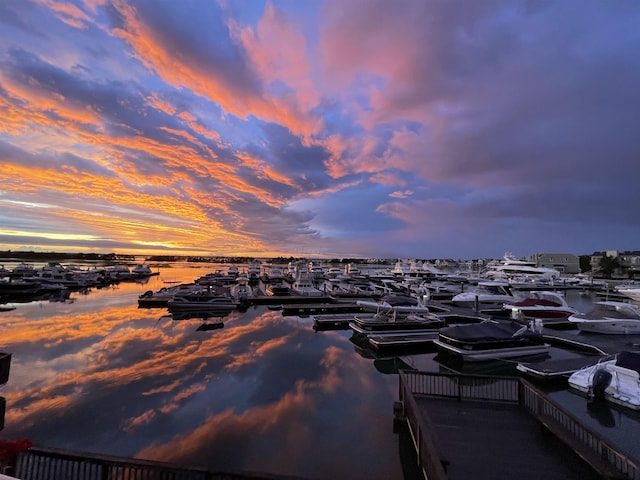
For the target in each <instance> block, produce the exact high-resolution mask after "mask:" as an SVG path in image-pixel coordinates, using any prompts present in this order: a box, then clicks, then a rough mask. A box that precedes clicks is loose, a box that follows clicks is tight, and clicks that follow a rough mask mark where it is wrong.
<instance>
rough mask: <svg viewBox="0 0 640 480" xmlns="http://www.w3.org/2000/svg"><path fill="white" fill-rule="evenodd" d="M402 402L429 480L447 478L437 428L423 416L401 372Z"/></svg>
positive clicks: (419, 457) (420, 462)
mask: <svg viewBox="0 0 640 480" xmlns="http://www.w3.org/2000/svg"><path fill="white" fill-rule="evenodd" d="M399 395H400V403H401V405H402V414H403V416H404V418H405V419H406V421H407V425H408V427H409V432H411V437H412V439H413V444H414V445H415V447H416V454H417V457H418V464H419V465H420V467H421V468H422V470H423V473H424V476H425V478H427V479H428V480H446V478H447V474H446V472H445V469H444V467H443V465H442V460H443V459H442V458H441V457H440V454H439V452H438V449H437V447H436V445H437V441H436V439H435V438H434V433H435V430H434V429H433V428H430V421H429V419H428V418H426V417H423V416H422V414H421V413H420V409H419V408H418V404H417V403H416V400H415V398H414V396H413V392H412V390H411V386H410V385H409V383H407V382H404V381H403V373H400V392H399Z"/></svg>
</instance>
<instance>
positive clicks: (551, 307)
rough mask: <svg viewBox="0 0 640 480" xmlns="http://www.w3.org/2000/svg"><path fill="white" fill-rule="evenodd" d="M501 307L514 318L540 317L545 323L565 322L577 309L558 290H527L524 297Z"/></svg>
mask: <svg viewBox="0 0 640 480" xmlns="http://www.w3.org/2000/svg"><path fill="white" fill-rule="evenodd" d="M502 309H503V310H505V312H506V313H508V314H510V316H511V318H513V319H514V320H525V321H529V320H535V319H537V318H539V319H541V320H542V321H543V323H544V324H545V325H550V324H554V323H567V322H568V318H569V317H570V316H571V315H574V314H576V313H578V310H576V309H575V308H573V307H571V306H570V305H569V304H568V303H567V300H566V299H565V298H564V295H562V294H561V293H559V292H547V291H539V292H529V294H528V295H527V297H526V298H524V299H523V300H520V301H518V302H513V303H505V304H504V305H503V306H502Z"/></svg>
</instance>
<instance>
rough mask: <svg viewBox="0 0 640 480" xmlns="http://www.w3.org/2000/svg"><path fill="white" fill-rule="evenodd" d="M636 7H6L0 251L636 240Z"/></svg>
mask: <svg viewBox="0 0 640 480" xmlns="http://www.w3.org/2000/svg"><path fill="white" fill-rule="evenodd" d="M638 25H640V4H638V2H636V1H631V0H629V1H625V0H620V1H615V2H602V1H600V0H575V1H569V0H567V1H558V2H551V1H544V0H535V1H534V0H531V1H524V0H522V1H519V0H504V1H498V0H496V1H489V0H479V1H456V0H447V1H445V0H415V1H412V0H399V1H388V0H326V1H320V0H304V1H300V0H287V1H277V0H273V1H267V2H263V1H258V0H252V1H233V0H218V1H214V0H187V1H184V0H181V1H172V0H165V1H161V0H146V1H128V2H127V1H120V0H84V1H77V2H56V1H54V0H33V1H32V0H7V1H0V115H1V118H0V250H6V249H11V250H19V249H23V250H46V251H51V250H56V251H91V252H119V253H134V254H144V253H160V254H204V255H249V256H277V255H294V256H326V257H332V258H333V257H352V256H356V257H390V258H394V257H401V258H478V257H494V258H496V257H500V256H502V254H503V253H504V252H505V251H509V252H513V253H514V254H516V255H529V254H533V253H542V252H568V253H575V254H588V253H592V252H593V251H597V250H606V249H618V250H636V249H640V93H639V90H638V88H639V86H640V53H639V52H640V28H638Z"/></svg>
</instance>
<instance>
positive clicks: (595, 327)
mask: <svg viewBox="0 0 640 480" xmlns="http://www.w3.org/2000/svg"><path fill="white" fill-rule="evenodd" d="M572 323H573V324H575V326H576V327H578V329H579V330H580V331H582V332H589V333H603V334H607V335H634V334H640V321H638V320H622V319H619V318H615V319H603V320H589V321H585V322H579V321H572Z"/></svg>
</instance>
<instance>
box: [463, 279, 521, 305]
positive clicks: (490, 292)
mask: <svg viewBox="0 0 640 480" xmlns="http://www.w3.org/2000/svg"><path fill="white" fill-rule="evenodd" d="M522 298H523V297H520V296H517V295H516V294H515V293H514V291H513V290H512V289H511V286H510V285H509V283H508V282H498V281H489V282H478V285H477V287H475V288H473V289H472V290H468V291H466V292H462V293H459V294H457V295H455V296H454V297H453V298H452V299H451V301H452V302H453V303H454V304H455V305H456V306H458V307H465V308H476V307H478V308H480V309H483V308H502V306H503V305H504V304H505V303H509V304H510V303H513V302H517V301H519V300H521V299H522Z"/></svg>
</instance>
